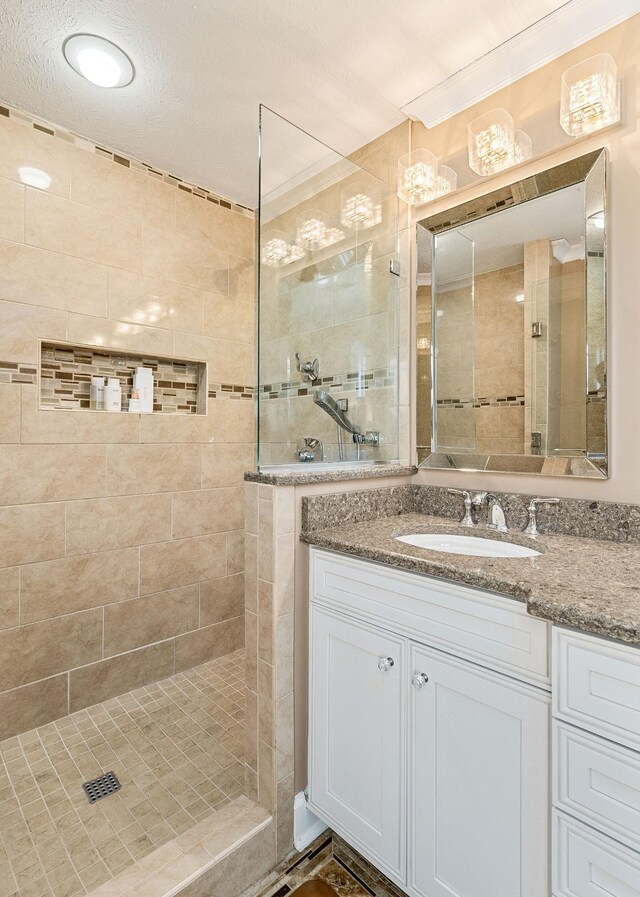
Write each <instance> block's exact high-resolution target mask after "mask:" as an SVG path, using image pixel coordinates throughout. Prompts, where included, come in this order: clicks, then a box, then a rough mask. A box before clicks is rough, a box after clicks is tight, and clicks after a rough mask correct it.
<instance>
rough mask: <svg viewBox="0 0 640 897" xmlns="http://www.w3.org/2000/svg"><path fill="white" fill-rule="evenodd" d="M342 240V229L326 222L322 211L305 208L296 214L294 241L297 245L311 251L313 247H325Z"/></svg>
mask: <svg viewBox="0 0 640 897" xmlns="http://www.w3.org/2000/svg"><path fill="white" fill-rule="evenodd" d="M340 240H344V231H341V230H340V228H338V227H331V226H330V225H329V224H327V222H326V220H325V218H324V215H323V214H322V212H318V211H317V210H315V209H313V210H312V209H307V211H306V212H304V213H303V214H302V215H300V216H298V229H297V232H296V243H297V244H298V246H299V247H303V248H304V249H307V250H309V251H310V252H313V251H314V250H315V249H326V248H327V247H328V246H333V244H334V243H339V242H340Z"/></svg>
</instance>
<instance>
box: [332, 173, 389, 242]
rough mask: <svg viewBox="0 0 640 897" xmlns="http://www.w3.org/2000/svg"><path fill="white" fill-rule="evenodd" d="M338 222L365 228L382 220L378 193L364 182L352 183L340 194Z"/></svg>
mask: <svg viewBox="0 0 640 897" xmlns="http://www.w3.org/2000/svg"><path fill="white" fill-rule="evenodd" d="M340 208H341V211H340V224H342V226H343V227H351V228H360V229H361V230H366V229H367V228H369V227H374V226H375V225H376V224H380V222H381V221H382V203H381V201H380V194H379V193H378V191H377V190H373V189H372V188H371V187H370V186H369V185H368V184H366V183H354V184H351V186H350V187H349V188H348V189H345V190H343V191H342V192H341V195H340Z"/></svg>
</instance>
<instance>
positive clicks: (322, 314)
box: [258, 106, 398, 469]
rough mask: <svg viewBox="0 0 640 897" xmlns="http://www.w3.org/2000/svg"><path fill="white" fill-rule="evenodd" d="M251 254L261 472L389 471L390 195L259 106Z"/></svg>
mask: <svg viewBox="0 0 640 897" xmlns="http://www.w3.org/2000/svg"><path fill="white" fill-rule="evenodd" d="M259 247H260V264H259V284H258V286H259V289H258V302H259V306H258V307H259V334H258V344H259V353H258V464H259V466H260V467H261V468H263V469H264V467H265V466H271V465H278V466H280V465H291V464H296V465H297V464H308V465H313V464H317V463H320V462H324V463H332V462H336V463H340V462H342V463H351V462H356V461H359V462H360V463H363V462H369V461H371V462H373V461H382V460H395V459H397V457H398V385H397V384H398V371H397V356H398V336H397V290H398V277H397V276H395V275H394V274H392V273H391V272H390V261H391V260H393V259H395V258H396V252H397V208H396V201H395V193H394V190H393V183H391V184H390V183H387V182H386V181H383V180H380V179H379V178H377V177H376V176H375V175H374V174H373V173H371V172H368V171H366V170H365V169H363V168H361V167H359V166H357V165H355V164H354V163H353V162H351V161H349V160H348V159H346V158H344V157H343V156H341V155H340V154H339V153H336V152H334V151H333V150H331V149H330V148H328V147H327V146H325V145H324V144H322V143H321V142H320V141H318V140H316V139H315V138H313V137H311V136H310V135H309V134H306V133H305V132H304V131H302V130H300V129H299V128H297V127H295V126H294V125H292V124H291V123H290V122H288V121H286V120H285V119H283V118H281V117H280V116H279V115H276V114H275V113H273V112H272V111H271V110H269V109H267V108H265V107H264V106H263V107H261V111H260V209H259ZM320 392H323V393H324V394H325V395H324V397H322V396H320V395H319V393H320ZM315 398H318V399H319V402H316V401H314V399H315ZM334 403H338V405H339V408H340V409H342V412H343V414H344V415H345V416H346V419H347V424H348V426H347V429H345V428H340V427H339V426H338V425H337V423H336V419H335V418H336V414H333V415H332V414H331V410H332V408H334ZM337 416H338V417H340V414H339V413H338V414H337ZM354 432H355V435H356V439H355V440H354ZM371 434H379V436H371ZM358 436H360V437H363V438H362V439H358Z"/></svg>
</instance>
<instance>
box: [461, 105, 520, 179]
mask: <svg viewBox="0 0 640 897" xmlns="http://www.w3.org/2000/svg"><path fill="white" fill-rule="evenodd" d="M514 141H515V126H514V123H513V118H512V117H511V116H510V115H509V113H508V112H507V110H506V109H492V110H491V112H486V113H485V114H484V115H481V116H480V117H479V118H476V119H474V120H473V121H472V122H471V124H470V125H469V128H468V148H469V166H470V168H472V169H473V171H475V172H476V174H480V175H482V176H483V177H486V176H487V175H489V174H494V173H495V172H496V171H502V169H503V168H509V166H510V165H513V156H514Z"/></svg>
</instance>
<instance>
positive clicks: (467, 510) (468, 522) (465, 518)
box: [447, 489, 475, 526]
mask: <svg viewBox="0 0 640 897" xmlns="http://www.w3.org/2000/svg"><path fill="white" fill-rule="evenodd" d="M447 492H448V493H449V494H450V495H462V496H463V497H464V513H463V515H462V517H461V518H460V520H459V523H460V526H475V523H474V522H473V517H472V516H471V505H472V504H473V502H472V500H471V493H470V492H467V490H466V489H447Z"/></svg>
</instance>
